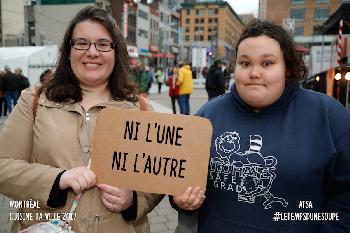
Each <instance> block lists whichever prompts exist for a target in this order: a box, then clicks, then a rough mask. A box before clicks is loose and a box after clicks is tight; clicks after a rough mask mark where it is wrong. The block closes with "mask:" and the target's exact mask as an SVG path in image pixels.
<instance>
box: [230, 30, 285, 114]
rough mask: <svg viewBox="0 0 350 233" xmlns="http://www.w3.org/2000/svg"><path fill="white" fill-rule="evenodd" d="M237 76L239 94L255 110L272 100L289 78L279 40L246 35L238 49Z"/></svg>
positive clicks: (265, 105) (276, 96)
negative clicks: (287, 77)
mask: <svg viewBox="0 0 350 233" xmlns="http://www.w3.org/2000/svg"><path fill="white" fill-rule="evenodd" d="M235 78H236V88H237V92H238V94H239V96H240V97H241V98H242V99H243V101H244V102H245V103H247V104H248V105H250V106H251V107H253V108H254V109H255V110H256V111H259V110H261V109H262V108H265V107H268V106H270V105H271V104H273V103H274V102H275V101H276V100H277V99H278V98H279V97H280V96H281V95H282V93H283V90H284V88H285V81H286V66H285V62H284V58H283V53H282V50H281V48H280V45H279V43H278V42H277V41H276V40H274V39H272V38H270V37H268V36H264V35H262V36H257V37H248V38H247V39H244V40H243V41H242V42H241V43H240V44H239V46H238V50H237V60H236V70H235Z"/></svg>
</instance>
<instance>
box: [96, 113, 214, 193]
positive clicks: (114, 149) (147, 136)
mask: <svg viewBox="0 0 350 233" xmlns="http://www.w3.org/2000/svg"><path fill="white" fill-rule="evenodd" d="M211 134H212V127H211V124H210V122H209V121H208V120H207V119H203V118H200V117H195V116H183V115H172V114H166V113H155V112H140V111H132V110H121V109H114V108H106V109H103V110H101V111H100V112H99V113H98V117H97V123H96V132H95V138H94V148H93V155H92V165H91V169H92V170H93V171H94V172H95V173H96V175H97V182H98V183H105V184H109V185H113V186H115V187H121V188H122V187H124V188H129V189H132V190H137V191H143V192H150V193H164V194H170V195H180V194H183V192H184V191H185V190H186V188H187V187H195V186H201V187H202V188H203V189H205V187H206V180H207V173H208V161H209V152H210V140H211Z"/></svg>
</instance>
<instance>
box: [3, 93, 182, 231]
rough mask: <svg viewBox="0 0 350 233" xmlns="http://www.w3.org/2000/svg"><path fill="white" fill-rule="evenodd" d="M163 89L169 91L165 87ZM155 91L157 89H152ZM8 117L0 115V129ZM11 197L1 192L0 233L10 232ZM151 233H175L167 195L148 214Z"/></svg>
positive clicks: (174, 216)
mask: <svg viewBox="0 0 350 233" xmlns="http://www.w3.org/2000/svg"><path fill="white" fill-rule="evenodd" d="M163 91H167V90H166V89H164V90H163ZM152 92H153V93H156V91H154V90H152ZM150 104H151V105H152V107H153V108H154V111H156V112H165V113H172V110H171V109H170V108H168V107H166V106H164V105H161V104H159V103H157V102H156V101H152V100H150ZM6 119H7V117H6V118H5V117H0V131H1V128H2V126H3V124H4V123H5V121H6ZM10 200H11V199H9V198H7V197H6V196H4V195H2V194H0V233H9V232H10V227H11V224H10V223H9V213H10V212H12V213H14V212H15V211H16V209H11V208H10V207H9V203H10ZM148 219H149V223H150V229H151V233H174V230H175V228H176V226H177V211H176V210H174V209H173V208H171V206H170V204H169V199H168V197H167V196H166V197H165V198H164V199H163V200H162V201H161V202H160V203H159V205H158V206H157V207H156V208H155V209H154V210H153V211H152V212H151V213H149V214H148Z"/></svg>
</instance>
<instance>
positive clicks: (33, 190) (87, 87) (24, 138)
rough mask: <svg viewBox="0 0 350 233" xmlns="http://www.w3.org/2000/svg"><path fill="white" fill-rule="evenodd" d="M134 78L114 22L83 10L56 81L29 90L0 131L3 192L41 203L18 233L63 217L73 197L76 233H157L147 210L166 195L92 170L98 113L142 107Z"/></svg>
mask: <svg viewBox="0 0 350 233" xmlns="http://www.w3.org/2000/svg"><path fill="white" fill-rule="evenodd" d="M128 73H129V64H128V56H127V48H126V43H125V41H124V38H123V36H122V34H121V33H120V31H119V30H118V29H117V27H116V24H115V22H114V20H113V18H112V17H111V16H109V15H108V14H107V12H106V11H104V10H102V9H100V8H97V7H92V6H90V7H86V8H84V9H82V10H81V11H80V12H79V13H78V14H77V15H76V16H75V17H74V19H73V20H72V21H71V23H70V24H69V26H68V29H67V31H66V33H65V36H64V38H63V43H62V45H61V48H60V54H59V60H58V63H57V66H56V69H55V71H54V73H53V75H52V78H51V79H50V80H49V81H48V82H47V83H45V84H44V85H43V86H42V87H41V88H40V89H39V91H37V92H36V91H35V90H32V91H24V92H23V93H22V95H21V97H20V100H19V102H18V105H17V106H16V108H15V109H14V111H13V112H12V113H11V116H10V117H9V119H8V121H7V122H6V124H5V126H4V127H3V129H2V131H1V134H0V192H1V193H3V194H5V195H6V196H8V197H10V198H13V199H16V200H29V199H32V202H34V203H37V205H35V207H36V208H21V209H20V210H19V213H24V214H22V215H20V214H19V215H17V216H19V219H20V221H16V222H15V223H14V224H13V226H12V231H13V232H16V231H17V230H18V229H24V228H28V227H29V226H30V225H33V224H34V223H37V222H40V221H46V220H48V219H45V216H46V215H45V214H46V213H50V214H53V213H59V214H61V215H60V216H61V217H62V214H63V213H69V212H70V207H71V206H72V202H73V199H74V200H75V201H77V202H78V206H77V208H76V209H75V211H73V212H75V213H74V215H73V216H75V217H74V218H73V221H71V222H70V225H71V227H72V229H73V231H74V232H97V231H98V232H149V225H148V221H147V213H149V212H150V211H151V210H152V209H153V208H154V207H155V206H156V205H157V204H158V203H159V201H160V200H161V198H162V196H161V195H155V194H145V193H140V192H135V191H132V190H128V189H123V188H118V187H112V186H108V185H104V184H100V185H96V176H95V174H94V173H93V172H92V171H91V170H90V169H89V168H88V167H89V164H90V158H91V150H92V139H93V136H94V131H95V123H96V115H97V113H98V112H99V111H100V110H101V109H103V108H105V107H107V106H108V107H114V108H120V109H132V110H138V109H139V104H138V95H137V94H138V93H137V91H136V90H137V89H136V87H135V86H134V84H132V83H130V81H129V79H128ZM37 98H38V99H37ZM79 194H81V196H80V195H79ZM76 197H78V198H76ZM79 198H80V200H79ZM27 213H34V214H33V215H32V216H34V217H33V218H32V219H30V218H25V216H26V215H25V214H27ZM51 216H56V217H57V216H59V215H51ZM63 216H64V215H63Z"/></svg>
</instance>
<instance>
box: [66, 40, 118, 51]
mask: <svg viewBox="0 0 350 233" xmlns="http://www.w3.org/2000/svg"><path fill="white" fill-rule="evenodd" d="M91 44H94V45H95V48H96V50H97V51H100V52H109V51H111V50H112V49H114V48H115V44H114V43H113V42H111V41H109V40H99V41H97V42H94V43H93V42H91V41H89V40H87V39H83V38H78V39H71V40H70V45H71V46H72V47H73V48H75V49H77V50H89V49H90V46H91Z"/></svg>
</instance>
